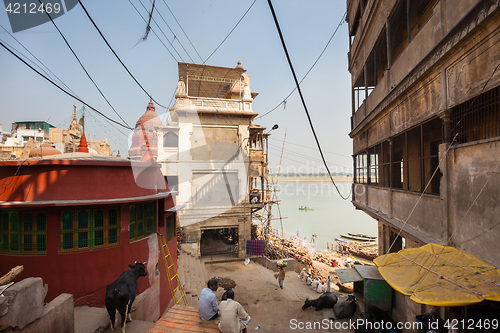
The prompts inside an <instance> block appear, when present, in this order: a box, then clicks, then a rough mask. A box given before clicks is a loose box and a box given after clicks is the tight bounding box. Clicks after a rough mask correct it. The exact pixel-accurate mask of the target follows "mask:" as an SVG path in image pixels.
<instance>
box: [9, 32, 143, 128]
mask: <svg viewBox="0 0 500 333" xmlns="http://www.w3.org/2000/svg"><path fill="white" fill-rule="evenodd" d="M0 45H1V46H2V47H3V48H4V49H6V50H7V51H9V52H10V53H11V54H12V55H13V56H14V57H16V58H17V59H19V60H20V61H22V62H23V63H24V64H25V65H26V66H28V67H29V68H31V70H33V71H34V72H35V73H37V74H38V75H40V76H41V77H43V78H44V79H45V80H47V81H49V82H50V83H52V84H53V85H54V86H56V87H57V88H58V89H59V90H61V91H62V92H64V93H65V94H66V95H68V96H70V97H72V98H74V99H76V100H77V101H79V102H80V103H82V104H85V105H87V106H88V107H89V108H90V109H92V110H94V111H95V112H97V113H98V114H100V115H101V116H102V117H104V118H106V119H107V120H109V121H111V122H113V123H115V124H117V125H120V126H121V127H124V128H126V129H130V130H133V128H131V127H129V126H127V125H124V124H122V123H120V122H118V121H116V120H114V119H112V118H110V117H108V116H106V115H105V114H104V113H102V112H101V111H99V110H97V109H96V108H94V107H92V106H91V105H89V104H88V103H86V102H84V101H83V100H82V99H81V98H79V97H77V96H75V95H73V94H72V93H70V92H69V91H67V90H65V89H64V88H63V87H61V86H60V85H58V84H57V83H56V82H54V81H53V80H52V79H50V78H49V77H47V76H46V75H44V74H42V73H40V72H39V71H37V70H36V69H35V68H34V67H33V66H31V65H30V64H28V63H27V62H26V61H25V60H24V59H22V58H21V57H19V56H18V55H17V54H16V53H14V52H13V51H12V50H11V49H9V48H8V47H7V46H6V45H5V44H4V43H2V42H1V41H0Z"/></svg>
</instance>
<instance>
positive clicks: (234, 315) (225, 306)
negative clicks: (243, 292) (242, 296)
mask: <svg viewBox="0 0 500 333" xmlns="http://www.w3.org/2000/svg"><path fill="white" fill-rule="evenodd" d="M226 296H227V299H226V300H224V301H222V302H220V306H219V313H220V323H219V330H220V331H221V332H222V333H240V332H246V331H247V325H248V323H249V322H250V319H251V318H250V316H249V315H248V313H246V311H245V309H244V308H243V306H241V304H240V303H238V302H236V301H235V300H234V291H233V290H232V289H228V290H227V291H226Z"/></svg>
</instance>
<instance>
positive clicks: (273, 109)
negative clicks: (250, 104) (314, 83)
mask: <svg viewBox="0 0 500 333" xmlns="http://www.w3.org/2000/svg"><path fill="white" fill-rule="evenodd" d="M346 15H347V11H346V12H345V13H344V15H343V16H342V18H341V19H340V22H339V24H338V25H337V27H336V28H335V30H334V31H333V34H332V35H331V36H330V39H329V40H328V42H327V43H326V45H325V47H324V48H323V51H321V53H320V54H319V56H318V58H316V60H315V61H314V63H313V64H312V66H311V67H310V68H309V70H308V71H307V72H306V74H305V75H304V76H303V77H302V79H301V80H300V82H299V84H300V83H302V81H304V79H305V78H306V77H307V76H308V75H309V73H310V72H311V71H312V69H313V68H314V67H315V66H316V64H317V63H318V61H319V59H320V58H321V57H322V56H323V53H325V51H326V49H327V48H328V46H329V45H330V42H331V41H332V39H333V37H334V36H335V34H336V33H337V30H339V28H340V26H341V25H342V24H343V23H344V21H345V17H346ZM295 90H297V87H294V88H293V90H292V91H291V92H290V93H289V94H288V95H287V96H286V97H285V98H284V99H283V101H282V102H281V103H279V104H278V105H276V106H275V107H274V108H272V109H271V110H270V111H267V112H266V113H264V114H263V115H261V116H258V117H257V118H255V119H259V118H262V117H264V116H267V115H268V114H270V113H271V112H273V111H275V110H276V109H277V108H278V107H279V106H280V105H282V104H284V105H286V100H287V99H288V98H289V97H290V96H292V94H293V93H294V92H295Z"/></svg>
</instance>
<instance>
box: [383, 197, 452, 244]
mask: <svg viewBox="0 0 500 333" xmlns="http://www.w3.org/2000/svg"><path fill="white" fill-rule="evenodd" d="M419 197H420V193H411V192H404V191H393V196H392V207H393V211H392V212H393V216H392V217H393V218H395V219H398V220H400V221H403V222H404V221H406V220H407V219H408V217H410V213H411V212H412V210H413V208H414V207H415V204H416V203H417V201H418V200H419ZM445 216H446V215H445V205H444V204H443V200H442V199H441V198H439V197H434V196H431V195H424V196H422V198H421V199H420V201H419V203H418V205H416V207H415V210H413V213H411V217H410V218H409V220H408V224H409V225H411V226H412V227H413V228H415V229H417V230H419V231H421V232H423V233H425V234H427V235H430V236H431V237H434V238H436V239H439V240H446V231H447V228H446V219H445Z"/></svg>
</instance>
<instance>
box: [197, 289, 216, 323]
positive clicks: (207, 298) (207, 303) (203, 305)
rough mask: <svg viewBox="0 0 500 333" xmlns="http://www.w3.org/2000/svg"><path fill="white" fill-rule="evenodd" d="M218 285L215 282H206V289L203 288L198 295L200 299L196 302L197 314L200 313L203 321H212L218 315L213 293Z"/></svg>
mask: <svg viewBox="0 0 500 333" xmlns="http://www.w3.org/2000/svg"><path fill="white" fill-rule="evenodd" d="M218 287H219V284H218V282H217V280H215V279H210V280H208V283H207V287H206V288H203V290H202V291H201V293H200V299H199V301H198V312H199V313H200V318H201V319H203V320H214V319H216V318H217V317H218V316H219V314H218V311H219V306H218V304H217V297H216V296H215V291H217V288H218Z"/></svg>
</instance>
